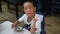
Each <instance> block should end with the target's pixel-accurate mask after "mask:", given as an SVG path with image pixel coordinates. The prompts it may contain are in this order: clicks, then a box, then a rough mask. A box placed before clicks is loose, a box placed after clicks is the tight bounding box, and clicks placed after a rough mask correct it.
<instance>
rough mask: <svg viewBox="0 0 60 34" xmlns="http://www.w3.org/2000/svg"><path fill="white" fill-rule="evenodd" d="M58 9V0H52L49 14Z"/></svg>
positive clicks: (59, 2) (59, 8)
mask: <svg viewBox="0 0 60 34" xmlns="http://www.w3.org/2000/svg"><path fill="white" fill-rule="evenodd" d="M56 9H58V10H60V0H52V8H51V15H53V14H54V10H56Z"/></svg>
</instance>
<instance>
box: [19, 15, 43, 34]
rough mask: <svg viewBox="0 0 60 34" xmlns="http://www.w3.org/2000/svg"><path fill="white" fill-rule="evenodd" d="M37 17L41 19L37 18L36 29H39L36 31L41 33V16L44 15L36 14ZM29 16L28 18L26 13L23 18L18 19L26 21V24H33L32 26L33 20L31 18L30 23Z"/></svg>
mask: <svg viewBox="0 0 60 34" xmlns="http://www.w3.org/2000/svg"><path fill="white" fill-rule="evenodd" d="M36 17H39V20H37V22H36V26H35V27H36V29H37V30H36V32H39V34H40V31H41V21H42V18H40V17H43V16H41V15H39V14H35V18H36ZM27 18H28V16H27V15H26V14H24V15H23V16H22V17H21V18H19V19H18V21H20V22H24V23H25V24H28V25H29V24H31V26H32V23H33V20H31V21H30V22H29V23H28V21H27Z"/></svg>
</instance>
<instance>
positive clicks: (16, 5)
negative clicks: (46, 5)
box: [5, 0, 24, 19]
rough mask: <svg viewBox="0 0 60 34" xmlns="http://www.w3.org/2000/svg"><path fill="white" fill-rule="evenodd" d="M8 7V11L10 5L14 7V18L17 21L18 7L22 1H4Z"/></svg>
mask: <svg viewBox="0 0 60 34" xmlns="http://www.w3.org/2000/svg"><path fill="white" fill-rule="evenodd" d="M5 1H6V2H7V5H8V9H10V4H12V5H15V9H16V18H17V19H18V17H19V14H18V5H20V4H22V3H23V2H24V0H5Z"/></svg>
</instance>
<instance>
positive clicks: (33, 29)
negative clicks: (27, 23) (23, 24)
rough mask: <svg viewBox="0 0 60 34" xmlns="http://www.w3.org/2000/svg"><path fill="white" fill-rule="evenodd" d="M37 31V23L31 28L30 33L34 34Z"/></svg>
mask: <svg viewBox="0 0 60 34" xmlns="http://www.w3.org/2000/svg"><path fill="white" fill-rule="evenodd" d="M35 31H36V28H35V23H33V25H32V26H31V30H30V32H31V34H34V33H35Z"/></svg>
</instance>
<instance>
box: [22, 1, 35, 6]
mask: <svg viewBox="0 0 60 34" xmlns="http://www.w3.org/2000/svg"><path fill="white" fill-rule="evenodd" d="M26 2H31V3H32V4H33V6H34V7H36V4H35V2H34V1H32V0H25V1H24V3H26ZM24 3H23V4H24Z"/></svg>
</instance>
